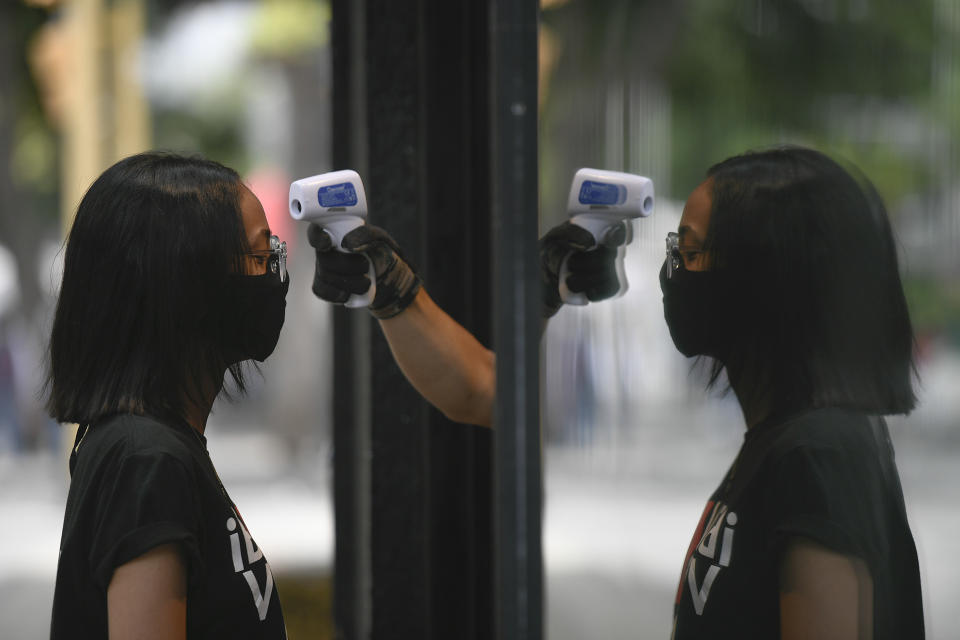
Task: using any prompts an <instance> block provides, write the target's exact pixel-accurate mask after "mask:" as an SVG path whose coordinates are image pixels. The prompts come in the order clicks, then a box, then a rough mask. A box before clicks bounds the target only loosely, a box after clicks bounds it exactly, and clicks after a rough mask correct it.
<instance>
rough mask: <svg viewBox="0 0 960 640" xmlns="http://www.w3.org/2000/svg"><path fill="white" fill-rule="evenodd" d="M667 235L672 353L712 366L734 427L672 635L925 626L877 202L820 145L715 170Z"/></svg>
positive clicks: (905, 374) (902, 364)
mask: <svg viewBox="0 0 960 640" xmlns="http://www.w3.org/2000/svg"><path fill="white" fill-rule="evenodd" d="M707 176H708V177H707V179H706V181H704V182H703V183H702V184H701V185H700V186H698V187H697V188H696V189H695V190H694V192H693V193H692V194H691V195H690V198H689V199H688V200H687V203H686V206H685V207H684V210H683V215H682V216H681V219H680V226H679V229H678V233H676V234H670V235H669V236H668V238H667V252H668V256H667V261H666V263H665V264H664V267H663V270H662V271H661V286H662V288H663V293H664V298H663V303H664V314H665V317H666V321H667V325H668V327H669V329H670V334H671V336H672V338H673V341H674V343H675V344H676V346H677V348H678V349H679V350H680V351H681V352H682V353H683V354H684V355H687V356H709V357H711V358H713V370H712V373H713V375H712V381H716V380H717V377H718V376H719V375H720V373H721V371H723V370H725V371H726V375H727V378H728V380H729V384H730V387H731V388H732V389H733V391H734V393H735V394H736V396H737V399H738V400H739V402H740V406H741V408H742V410H743V414H744V419H745V422H746V425H747V433H746V437H745V439H744V444H743V446H742V448H741V450H740V453H739V455H738V457H737V459H736V460H735V461H734V463H733V465H732V467H731V468H730V471H729V472H728V473H727V475H726V477H725V478H724V480H723V481H722V482H721V484H720V487H719V488H718V489H717V491H716V492H715V493H714V494H713V496H711V498H710V501H709V502H708V503H707V508H706V509H705V510H704V514H703V518H702V520H701V522H700V526H699V527H698V529H697V532H696V534H695V535H694V538H693V540H692V542H691V545H690V550H689V551H688V554H687V560H686V562H685V564H684V568H683V574H682V576H681V581H680V587H679V589H678V593H677V602H676V608H675V617H674V637H675V638H677V639H679V638H699V637H707V636H718V637H742V638H770V637H778V634H779V637H781V638H807V637H815V638H921V637H923V633H924V631H923V610H922V605H921V596H920V576H919V569H918V563H917V552H916V547H915V546H914V542H913V537H912V535H911V533H910V528H909V525H908V523H907V518H906V512H905V509H904V503H903V494H902V491H901V488H900V482H899V478H898V475H897V470H896V465H895V464H894V459H893V449H892V447H891V444H890V436H889V434H888V432H887V428H886V425H885V423H884V422H883V419H882V418H880V417H879V416H881V415H884V414H892V413H908V412H909V411H910V410H911V409H912V408H913V406H914V403H915V397H914V394H913V390H912V387H911V375H912V372H913V361H912V349H913V335H912V331H911V326H910V319H909V315H908V313H907V306H906V301H905V299H904V295H903V289H902V286H901V283H900V276H899V273H898V269H897V257H896V248H895V246H894V242H893V236H892V233H891V230H890V224H889V221H888V219H887V214H886V211H885V210H884V207H883V204H882V202H881V201H880V199H879V197H877V195H876V193H875V192H874V190H873V188H872V186H871V185H870V184H869V183H868V182H867V181H866V180H865V179H861V180H859V181H858V180H856V179H854V178H853V177H852V176H851V175H850V173H848V172H847V171H845V170H844V169H843V168H841V167H840V166H839V165H838V164H836V163H835V162H833V161H832V160H830V159H829V158H827V157H826V156H824V155H823V154H820V153H818V152H816V151H812V150H808V149H801V148H784V149H774V150H769V151H764V152H759V153H748V154H745V155H742V156H737V157H734V158H731V159H729V160H726V161H724V162H721V163H720V164H718V165H715V166H714V167H712V168H711V169H710V170H709V171H708V174H707Z"/></svg>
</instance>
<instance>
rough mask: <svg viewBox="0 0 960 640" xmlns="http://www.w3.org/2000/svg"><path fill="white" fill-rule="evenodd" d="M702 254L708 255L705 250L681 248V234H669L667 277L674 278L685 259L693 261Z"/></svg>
mask: <svg viewBox="0 0 960 640" xmlns="http://www.w3.org/2000/svg"><path fill="white" fill-rule="evenodd" d="M701 253H706V251H705V250H704V249H692V248H690V247H688V246H687V247H681V246H680V234H679V233H674V232H673V231H671V232H670V233H668V234H667V277H668V278H672V277H673V273H674V271H677V270H678V269H680V267H681V266H682V265H683V259H684V257H686V259H687V260H692V259H693V258H694V257H696V256H697V255H699V254H701Z"/></svg>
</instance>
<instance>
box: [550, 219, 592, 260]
mask: <svg viewBox="0 0 960 640" xmlns="http://www.w3.org/2000/svg"><path fill="white" fill-rule="evenodd" d="M595 244H596V242H595V241H594V239H593V234H592V233H590V232H589V231H587V230H586V229H584V228H583V227H581V226H578V225H575V224H573V223H571V222H569V221H567V222H564V223H563V224H560V225H557V226H556V227H554V228H553V229H550V231H548V232H547V234H546V235H545V236H543V238H541V239H540V248H541V250H543V249H546V248H560V249H561V250H562V251H564V252H569V251H585V250H587V249H590V248H591V247H593V246H594V245H595Z"/></svg>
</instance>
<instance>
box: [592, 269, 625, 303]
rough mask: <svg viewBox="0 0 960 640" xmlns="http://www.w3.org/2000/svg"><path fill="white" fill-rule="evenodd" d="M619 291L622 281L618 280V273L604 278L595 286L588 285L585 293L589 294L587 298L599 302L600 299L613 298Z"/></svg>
mask: <svg viewBox="0 0 960 640" xmlns="http://www.w3.org/2000/svg"><path fill="white" fill-rule="evenodd" d="M619 291H620V283H619V282H618V281H617V276H616V274H614V275H613V277H612V278H607V279H604V280H602V281H600V282H598V283H597V284H596V285H595V286H593V287H587V288H586V290H585V293H586V294H587V300H589V301H590V302H597V301H599V300H606V299H607V298H612V297H613V296H615V295H617V293H618V292H619Z"/></svg>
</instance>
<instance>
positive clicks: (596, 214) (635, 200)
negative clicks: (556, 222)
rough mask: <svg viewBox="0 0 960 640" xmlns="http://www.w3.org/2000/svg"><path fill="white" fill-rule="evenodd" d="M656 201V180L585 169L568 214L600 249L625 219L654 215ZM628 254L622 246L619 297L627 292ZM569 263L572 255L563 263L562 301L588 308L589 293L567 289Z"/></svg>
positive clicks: (578, 176) (578, 178)
mask: <svg viewBox="0 0 960 640" xmlns="http://www.w3.org/2000/svg"><path fill="white" fill-rule="evenodd" d="M653 201H654V197H653V180H651V179H650V178H644V177H643V176H638V175H635V174H632V173H621V172H620V171H604V170H602V169H586V168H585V169H579V170H578V171H577V173H576V174H575V175H574V176H573V183H572V184H571V185H570V198H569V200H568V201H567V214H568V215H569V216H570V222H572V223H573V224H575V225H577V226H579V227H583V228H584V229H586V230H587V231H589V232H590V233H591V234H592V235H593V242H594V245H593V247H592V249H596V248H597V246H599V245H600V243H602V242H603V241H604V239H606V236H607V234H608V233H610V232H611V231H612V230H614V229H616V228H617V227H618V226H620V225H622V224H623V221H624V220H633V219H634V218H645V217H647V216H649V215H650V214H651V213H653ZM628 231H629V230H628ZM628 238H629V236H628ZM625 253H626V250H625V248H624V247H623V246H620V247H618V249H617V262H616V268H617V279H618V281H619V282H620V290H619V291H618V292H617V296H622V295H623V294H624V293H626V292H627V277H626V272H625V271H624V268H623V257H624V255H625ZM569 260H570V256H569V255H568V256H567V257H565V258H564V259H563V262H562V263H561V264H560V287H559V288H560V299H561V300H563V301H564V302H565V303H566V304H573V305H578V306H580V305H585V304H587V302H588V300H587V296H586V294H584V293H582V292H581V293H574V292H573V291H570V290H569V289H568V288H567V276H568V275H570V270H569V268H568V266H567V262H568V261H569Z"/></svg>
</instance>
